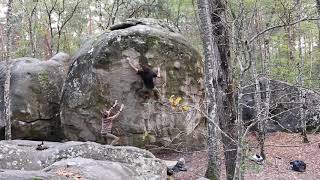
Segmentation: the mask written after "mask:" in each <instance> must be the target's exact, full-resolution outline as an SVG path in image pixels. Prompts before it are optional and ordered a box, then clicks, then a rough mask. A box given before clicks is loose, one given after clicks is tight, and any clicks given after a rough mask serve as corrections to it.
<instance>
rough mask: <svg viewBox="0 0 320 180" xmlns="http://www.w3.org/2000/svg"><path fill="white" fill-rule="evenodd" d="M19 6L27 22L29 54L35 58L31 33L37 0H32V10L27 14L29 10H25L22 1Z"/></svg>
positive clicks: (34, 47) (32, 34) (32, 33)
mask: <svg viewBox="0 0 320 180" xmlns="http://www.w3.org/2000/svg"><path fill="white" fill-rule="evenodd" d="M19 2H20V4H21V5H22V7H23V10H24V13H26V14H27V20H28V33H29V38H30V39H29V42H30V52H31V56H32V57H35V56H36V46H35V41H34V32H33V20H34V16H35V15H36V10H37V6H38V0H34V1H33V3H32V5H33V6H32V10H31V12H29V10H28V9H27V8H26V6H25V5H24V3H25V2H24V1H23V0H20V1H19Z"/></svg>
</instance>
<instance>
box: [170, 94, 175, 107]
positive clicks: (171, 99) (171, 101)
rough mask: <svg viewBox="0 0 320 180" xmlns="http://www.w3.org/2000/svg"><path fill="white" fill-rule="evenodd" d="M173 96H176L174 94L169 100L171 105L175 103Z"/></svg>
mask: <svg viewBox="0 0 320 180" xmlns="http://www.w3.org/2000/svg"><path fill="white" fill-rule="evenodd" d="M173 97H174V95H172V96H170V98H169V102H170V104H171V105H172V104H173V101H174V100H173Z"/></svg>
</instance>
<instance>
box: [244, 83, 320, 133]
mask: <svg viewBox="0 0 320 180" xmlns="http://www.w3.org/2000/svg"><path fill="white" fill-rule="evenodd" d="M270 90H271V96H270V100H271V102H270V111H269V114H270V116H271V119H270V120H269V121H267V131H268V132H275V131H286V132H301V120H300V107H304V108H303V109H304V111H303V112H304V114H305V119H306V122H307V129H308V130H317V129H318V130H319V127H320V94H319V93H318V92H315V91H312V90H308V89H303V90H304V91H305V93H306V103H305V104H304V105H303V104H301V103H300V102H299V91H300V90H301V88H299V87H298V86H294V85H292V84H289V83H286V82H283V81H276V80H271V81H270ZM254 92H255V90H254V87H253V86H251V87H248V88H247V89H246V94H247V95H245V96H244V103H245V104H246V105H247V106H245V108H244V109H243V118H244V120H245V121H249V120H253V119H254V118H255V117H256V112H255V110H254V107H255V100H254Z"/></svg>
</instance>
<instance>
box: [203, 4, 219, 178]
mask: <svg viewBox="0 0 320 180" xmlns="http://www.w3.org/2000/svg"><path fill="white" fill-rule="evenodd" d="M198 9H199V18H200V29H201V37H202V43H203V49H204V55H205V60H204V72H205V86H206V96H207V114H208V116H209V118H208V122H207V125H208V126H207V128H208V157H209V159H208V168H207V172H206V177H208V178H210V179H216V180H218V179H220V169H221V168H220V161H221V159H220V158H219V155H218V147H219V139H220V138H219V133H218V130H217V127H216V126H215V125H214V124H216V125H218V124H219V118H218V116H217V102H216V90H215V85H216V84H217V82H216V81H217V79H216V74H215V72H216V70H217V69H216V68H217V65H216V63H217V62H218V61H219V60H218V59H219V58H220V57H219V51H218V46H217V44H216V42H215V39H214V36H213V34H212V31H213V27H212V24H211V17H210V12H209V3H208V1H207V0H198ZM212 121H214V122H215V123H213V122H212Z"/></svg>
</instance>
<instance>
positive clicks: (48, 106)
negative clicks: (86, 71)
mask: <svg viewBox="0 0 320 180" xmlns="http://www.w3.org/2000/svg"><path fill="white" fill-rule="evenodd" d="M0 67H1V69H4V64H3V63H2V64H0ZM0 73H1V75H0V76H1V77H5V72H4V71H0ZM64 73H65V72H64V68H63V65H61V64H60V63H58V62H56V61H53V60H49V61H40V60H38V59H34V58H19V59H15V60H12V63H11V85H10V97H11V121H12V136H13V138H14V139H32V140H51V141H58V140H60V139H61V138H62V133H61V128H60V117H59V103H60V102H59V99H60V97H59V96H60V91H61V88H62V82H63V80H64V77H65V76H64V75H63V74H64ZM65 74H66V73H65ZM0 82H1V85H0V87H1V88H2V89H0V94H1V96H0V112H1V113H0V114H1V119H0V125H1V128H2V131H3V129H4V128H3V126H4V122H3V121H4V118H2V117H4V108H5V107H4V100H3V93H4V91H3V86H4V80H3V81H0ZM1 135H2V134H1ZM2 138H3V137H2Z"/></svg>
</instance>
